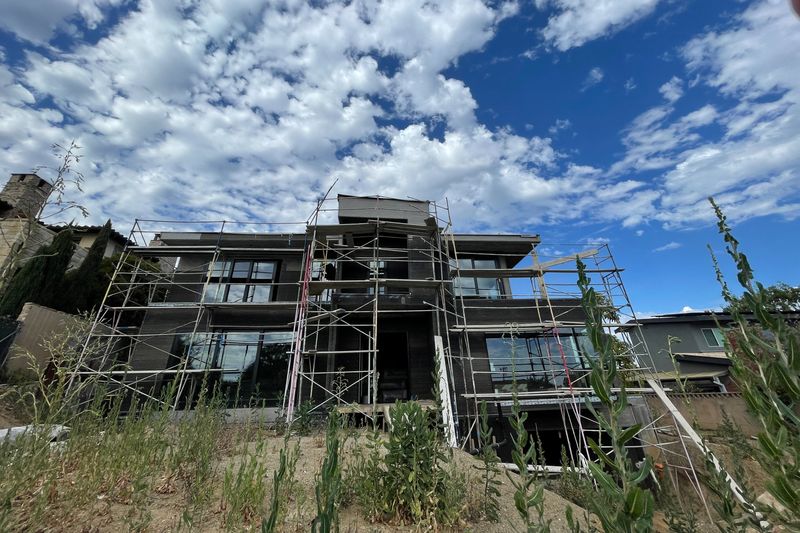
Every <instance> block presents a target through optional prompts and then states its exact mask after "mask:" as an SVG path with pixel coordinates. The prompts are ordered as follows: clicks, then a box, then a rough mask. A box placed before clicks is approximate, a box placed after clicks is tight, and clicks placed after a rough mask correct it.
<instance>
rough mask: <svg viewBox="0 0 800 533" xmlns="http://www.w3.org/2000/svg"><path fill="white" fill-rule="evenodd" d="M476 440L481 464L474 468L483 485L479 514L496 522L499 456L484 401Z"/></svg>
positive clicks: (498, 512) (497, 517)
mask: <svg viewBox="0 0 800 533" xmlns="http://www.w3.org/2000/svg"><path fill="white" fill-rule="evenodd" d="M478 440H479V442H480V449H479V450H478V458H479V459H480V460H481V465H480V466H475V467H474V468H476V469H478V470H479V471H480V473H481V485H482V487H483V491H482V494H481V514H482V515H483V516H484V517H486V519H487V520H489V521H490V522H497V521H499V520H500V502H499V501H498V497H499V496H500V490H499V489H498V488H497V487H498V486H499V485H500V481H499V480H498V479H497V477H498V476H499V475H500V468H499V467H498V466H497V465H498V464H499V463H500V458H499V457H497V452H495V450H494V442H493V439H492V428H491V426H490V425H489V415H488V413H487V411H486V402H481V404H480V425H479V426H478Z"/></svg>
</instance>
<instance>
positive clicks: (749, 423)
mask: <svg viewBox="0 0 800 533" xmlns="http://www.w3.org/2000/svg"><path fill="white" fill-rule="evenodd" d="M668 396H669V398H670V399H671V400H672V402H673V403H674V404H675V406H676V407H677V408H678V410H679V411H680V412H681V413H682V414H683V416H684V417H686V419H687V420H688V421H689V422H696V424H697V428H698V429H699V430H700V431H701V432H707V431H714V430H716V429H717V428H718V427H719V425H720V424H721V423H722V418H723V417H722V413H723V411H724V412H725V413H727V415H728V418H730V419H731V420H733V421H734V422H736V424H737V425H738V426H739V427H741V428H742V431H743V432H744V434H745V435H747V436H751V435H755V434H757V433H758V432H759V431H760V427H761V426H760V424H759V423H758V420H756V419H755V418H754V417H753V416H752V415H750V413H748V411H747V404H745V402H744V399H743V398H742V395H741V394H739V393H735V392H728V393H722V392H719V393H716V392H714V393H687V394H680V393H670V394H669V395H668ZM647 403H648V405H650V409H651V410H652V412H653V414H654V415H655V416H658V415H661V414H663V413H665V412H666V408H665V407H664V404H662V403H661V402H660V401H658V399H657V398H655V397H653V396H648V397H647Z"/></svg>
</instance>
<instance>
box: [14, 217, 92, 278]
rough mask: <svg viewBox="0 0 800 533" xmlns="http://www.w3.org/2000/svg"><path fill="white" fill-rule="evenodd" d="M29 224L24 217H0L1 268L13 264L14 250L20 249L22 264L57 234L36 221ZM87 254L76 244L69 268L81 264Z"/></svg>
mask: <svg viewBox="0 0 800 533" xmlns="http://www.w3.org/2000/svg"><path fill="white" fill-rule="evenodd" d="M29 224H30V222H29V221H28V220H27V219H23V218H8V219H0V270H2V271H5V269H7V268H9V267H10V266H11V261H12V260H13V256H14V252H13V250H16V249H19V250H20V252H19V254H18V255H17V256H16V260H17V261H16V263H17V266H20V265H21V264H22V263H23V262H25V261H27V260H28V259H30V258H31V257H33V256H34V255H36V252H37V251H38V250H39V248H40V247H42V246H46V245H48V244H50V243H51V242H53V238H55V236H56V233H55V232H54V231H53V230H51V229H49V228H46V227H44V226H42V225H41V224H38V223H34V224H33V225H32V226H30V227H29V226H28V225H29ZM29 232H30V233H29ZM26 237H27V240H26ZM86 254H87V252H86V250H84V249H83V248H81V247H79V246H76V247H75V252H74V253H73V254H72V259H71V260H70V263H69V267H68V268H70V269H71V268H77V267H78V266H80V264H81V262H82V261H83V260H84V259H85V258H86Z"/></svg>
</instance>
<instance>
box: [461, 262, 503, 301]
mask: <svg viewBox="0 0 800 533" xmlns="http://www.w3.org/2000/svg"><path fill="white" fill-rule="evenodd" d="M450 267H451V268H452V269H455V268H456V263H455V260H451V264H450ZM458 268H466V269H495V268H498V262H497V259H472V258H462V259H459V260H458ZM453 290H454V291H455V293H456V295H457V296H469V297H478V298H500V296H501V295H502V290H501V287H500V280H499V279H497V278H482V277H471V276H459V277H456V278H453Z"/></svg>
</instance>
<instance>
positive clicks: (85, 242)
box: [78, 233, 123, 257]
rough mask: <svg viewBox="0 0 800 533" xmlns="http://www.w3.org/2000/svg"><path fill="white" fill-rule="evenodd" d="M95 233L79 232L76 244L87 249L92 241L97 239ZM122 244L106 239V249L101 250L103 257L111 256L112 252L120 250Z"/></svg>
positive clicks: (115, 252) (116, 252)
mask: <svg viewBox="0 0 800 533" xmlns="http://www.w3.org/2000/svg"><path fill="white" fill-rule="evenodd" d="M97 235H98V234H97V233H91V234H85V233H84V234H81V236H80V240H79V241H78V246H79V247H81V248H84V249H86V250H88V249H89V248H91V247H92V245H93V244H94V241H96V240H97ZM122 249H123V246H122V245H121V244H120V243H118V242H115V241H113V240H112V239H109V240H108V243H107V244H106V249H105V250H104V251H103V257H112V256H113V255H114V254H118V253H120V252H121V251H122Z"/></svg>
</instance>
